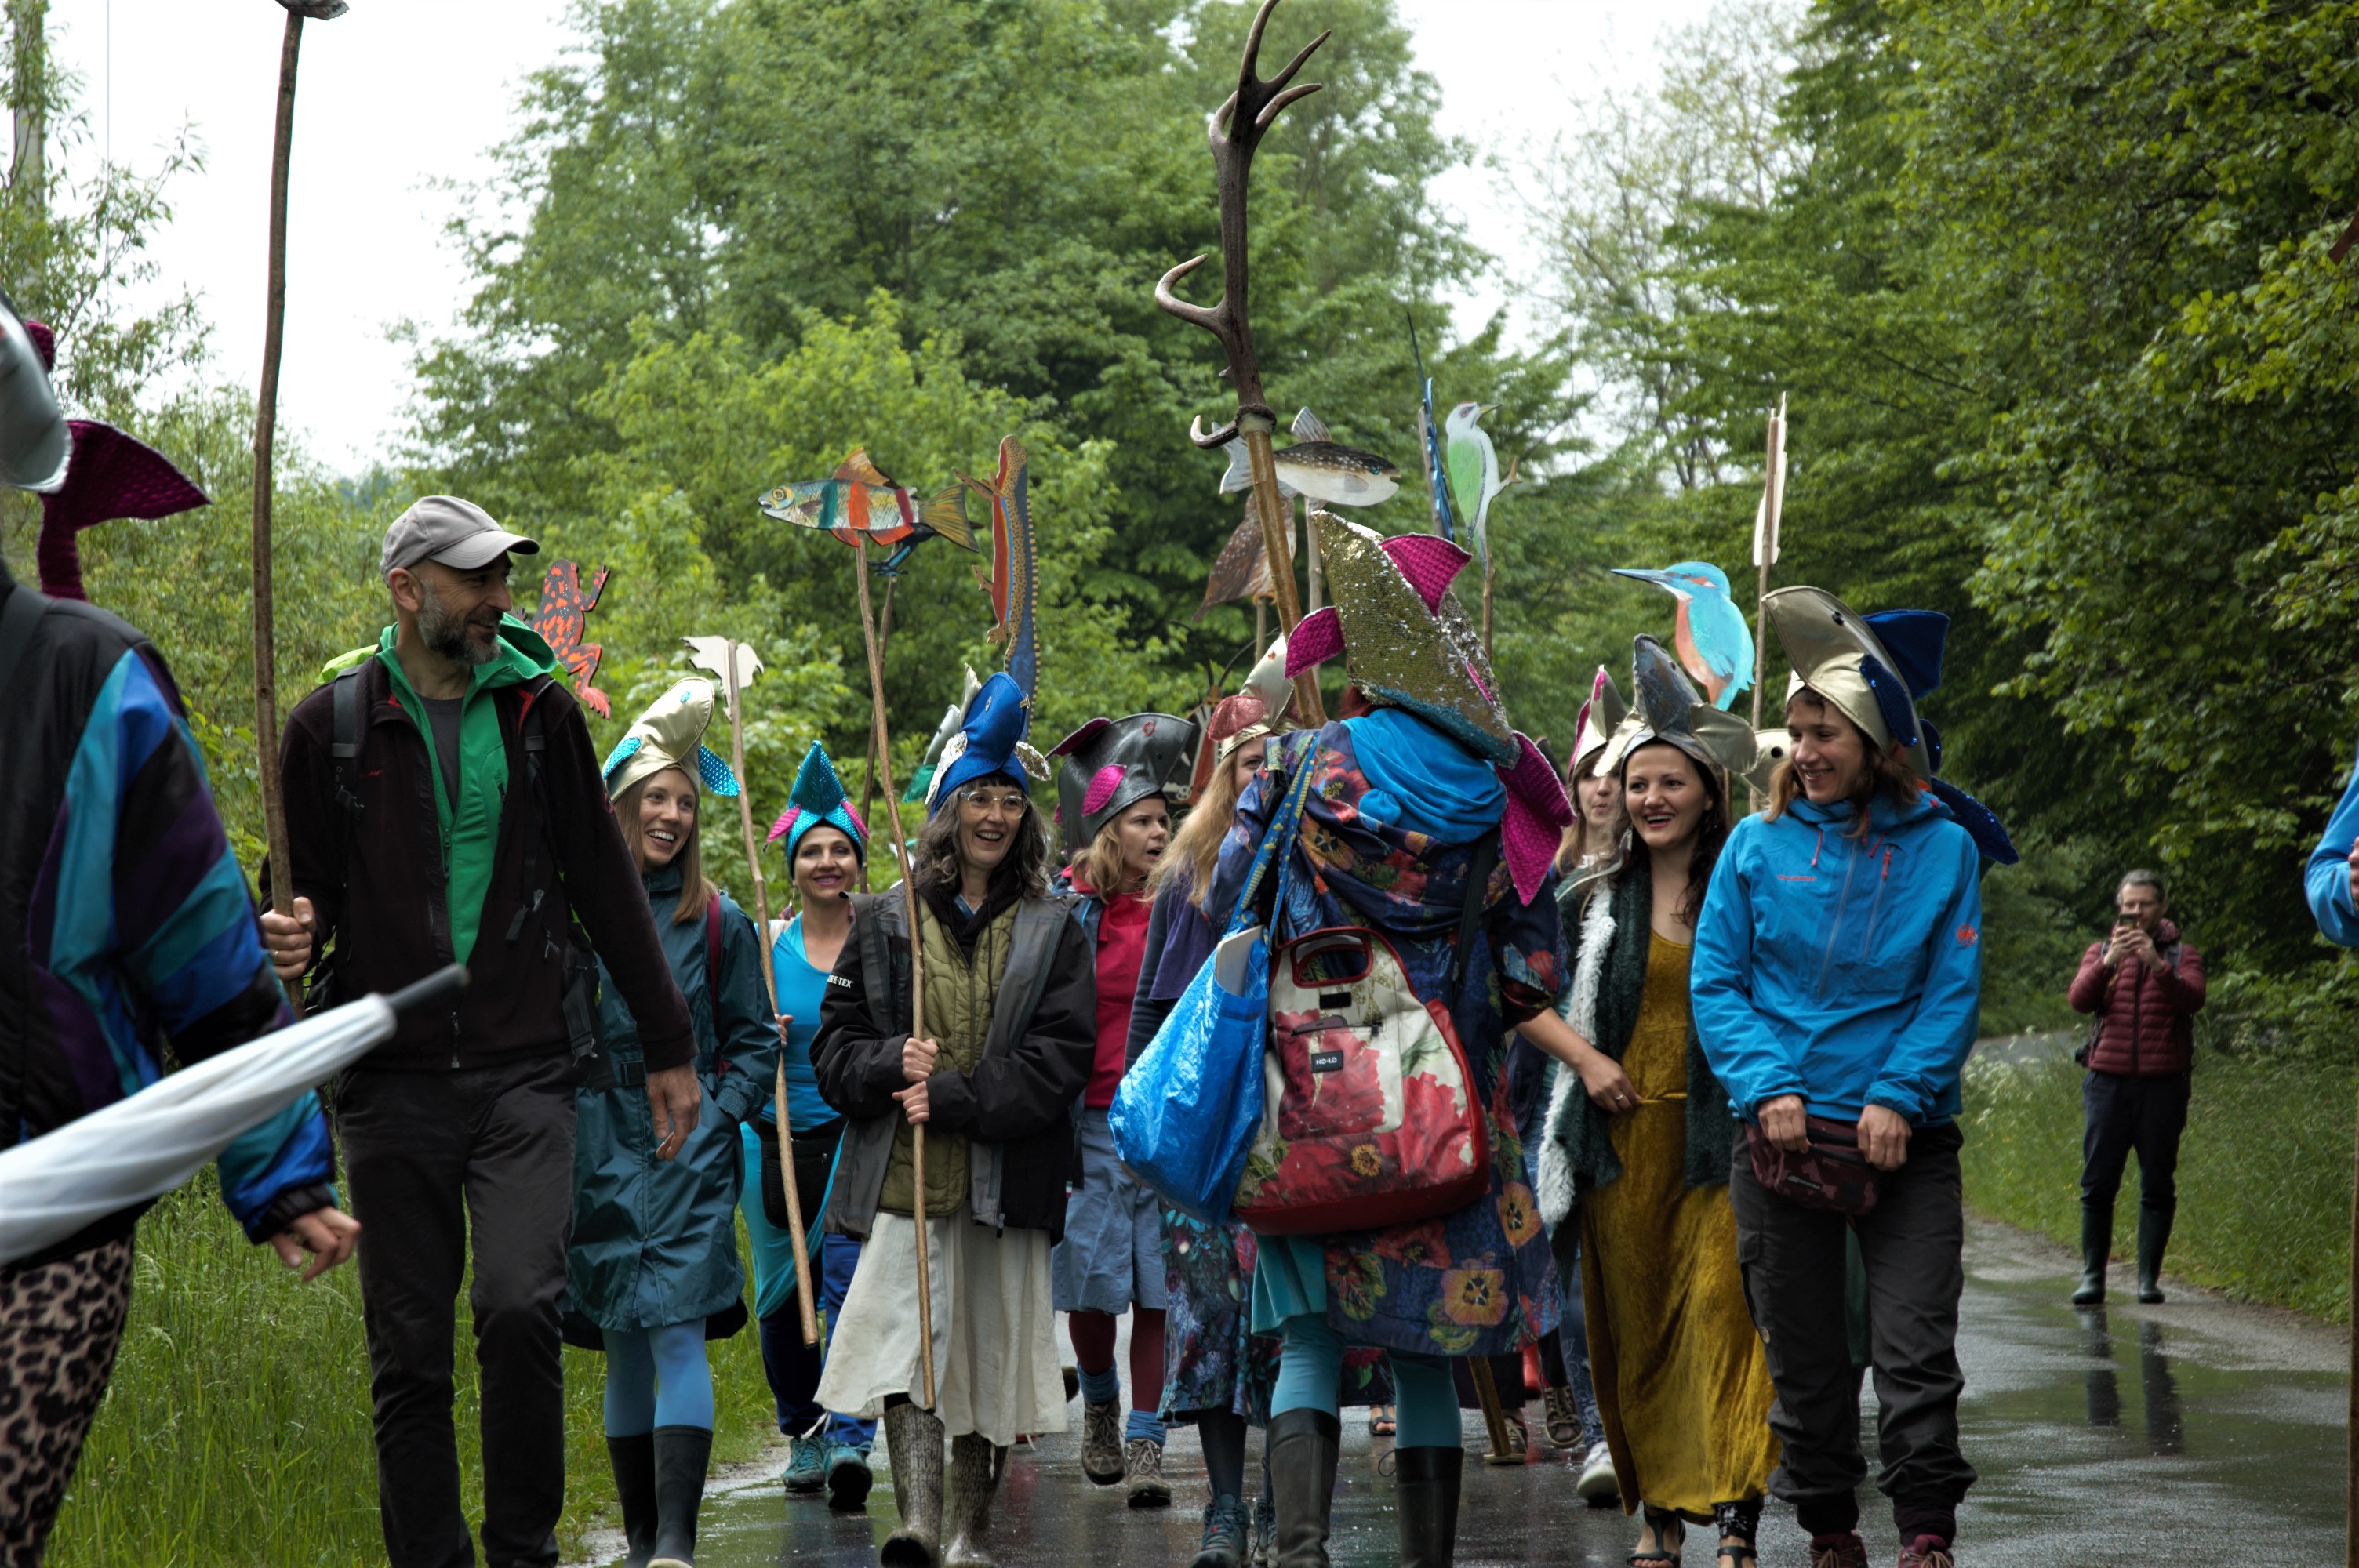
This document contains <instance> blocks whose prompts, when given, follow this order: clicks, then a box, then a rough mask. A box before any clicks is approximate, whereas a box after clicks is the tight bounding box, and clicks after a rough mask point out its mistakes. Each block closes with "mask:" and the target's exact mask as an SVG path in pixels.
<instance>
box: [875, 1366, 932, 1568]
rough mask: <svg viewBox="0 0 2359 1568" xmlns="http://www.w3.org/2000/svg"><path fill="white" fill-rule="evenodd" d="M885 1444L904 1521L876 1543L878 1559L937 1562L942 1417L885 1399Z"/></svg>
mask: <svg viewBox="0 0 2359 1568" xmlns="http://www.w3.org/2000/svg"><path fill="white" fill-rule="evenodd" d="M885 1446H886V1449H887V1450H888V1451H889V1453H890V1454H891V1456H892V1461H893V1502H894V1505H895V1507H897V1509H899V1510H900V1514H901V1522H900V1524H899V1526H898V1527H897V1528H896V1529H895V1530H894V1531H893V1533H892V1534H890V1535H888V1536H886V1538H885V1544H884V1545H882V1546H880V1547H878V1548H877V1549H876V1561H877V1562H879V1563H883V1564H884V1568H935V1565H936V1564H937V1563H940V1561H941V1540H942V1422H941V1418H940V1417H939V1416H937V1415H935V1414H934V1412H933V1411H923V1410H919V1408H918V1407H917V1406H916V1405H915V1404H913V1403H911V1402H909V1401H908V1400H903V1401H902V1402H901V1403H899V1404H897V1405H886V1407H885Z"/></svg>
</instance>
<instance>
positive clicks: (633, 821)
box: [565, 679, 778, 1568]
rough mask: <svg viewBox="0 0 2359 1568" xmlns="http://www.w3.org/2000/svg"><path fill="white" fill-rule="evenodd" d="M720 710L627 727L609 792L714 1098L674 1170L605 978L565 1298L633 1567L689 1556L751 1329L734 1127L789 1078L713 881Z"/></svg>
mask: <svg viewBox="0 0 2359 1568" xmlns="http://www.w3.org/2000/svg"><path fill="white" fill-rule="evenodd" d="M712 706H713V692H712V683H711V682H710V681H706V680H701V679H688V680H682V681H680V682H679V683H678V684H677V685H675V686H674V687H672V688H671V689H670V690H669V691H668V692H666V693H665V694H664V695H663V696H662V697H658V699H657V700H656V702H655V705H654V706H653V707H651V708H648V709H647V712H646V713H645V714H643V715H642V716H641V717H640V719H639V721H638V722H637V723H636V724H635V725H633V726H632V727H631V731H630V733H629V734H628V735H626V736H625V737H624V738H623V741H622V743H621V744H620V745H618V746H616V747H615V748H614V754H613V755H611V756H609V757H608V758H607V759H606V768H605V773H606V791H607V795H609V797H611V798H612V799H613V801H614V815H615V816H616V817H617V819H618V820H619V821H620V822H621V825H622V828H623V838H624V840H625V842H626V843H627V844H629V846H630V847H631V852H632V855H633V857H634V858H635V859H636V860H637V861H638V865H639V870H640V874H641V875H642V877H643V878H644V879H645V881H646V883H647V898H648V901H649V902H650V903H653V904H654V906H655V915H656V927H657V930H658V932H659V933H660V934H661V935H662V938H663V947H664V954H665V957H668V958H669V960H670V962H671V970H672V975H673V978H674V979H677V980H678V981H679V989H680V994H681V995H682V996H684V997H685V998H687V1000H688V1011H689V1017H690V1022H692V1023H693V1024H694V1026H695V1034H696V1072H697V1076H698V1078H699V1079H701V1081H702V1083H703V1086H704V1104H703V1108H702V1110H701V1112H700V1114H699V1116H698V1119H697V1124H696V1130H695V1131H694V1132H692V1133H690V1135H689V1138H688V1141H687V1142H686V1143H685V1144H683V1145H682V1146H681V1148H680V1151H679V1154H678V1156H677V1157H676V1158H674V1159H672V1160H670V1161H669V1162H665V1161H661V1160H658V1158H657V1154H656V1138H655V1135H654V1131H653V1128H652V1125H651V1123H650V1121H649V1118H648V1113H647V1098H646V1096H645V1095H644V1094H642V1093H641V1092H640V1089H639V1087H638V1086H639V1083H640V1081H641V1079H642V1078H643V1076H644V1075H645V1072H646V1067H645V1065H644V1063H643V1062H642V1061H641V1059H640V1054H639V1033H638V1025H637V1023H636V1022H635V1021H634V1020H633V1018H632V1017H631V1013H630V1010H629V1009H628V1008H626V1007H625V1006H624V1005H623V1004H622V1001H621V1000H620V998H619V997H617V996H616V994H615V992H614V986H613V985H612V984H611V983H608V982H606V979H605V976H604V974H603V969H602V971H601V974H600V977H599V978H600V980H601V982H602V983H601V987H600V993H601V1000H600V1002H599V1006H598V1034H599V1041H600V1050H599V1056H600V1059H601V1060H602V1061H603V1063H604V1065H605V1066H606V1067H607V1068H608V1069H609V1073H610V1075H611V1080H612V1081H611V1082H605V1083H603V1087H588V1086H585V1087H582V1089H580V1090H579V1091H578V1092H577V1093H576V1095H575V1097H574V1106H575V1113H576V1120H575V1128H574V1135H573V1236H572V1241H571V1248H570V1249H569V1251H568V1252H567V1254H566V1260H565V1263H566V1267H565V1272H566V1287H567V1292H568V1294H569V1295H570V1297H571V1308H572V1314H578V1316H577V1317H576V1318H575V1321H576V1322H578V1321H579V1318H587V1319H588V1320H589V1321H590V1323H592V1324H593V1325H596V1327H597V1329H598V1331H599V1338H600V1340H601V1342H602V1347H603V1349H604V1351H605V1353H606V1409H605V1424H606V1448H607V1453H608V1455H609V1457H610V1458H611V1460H612V1461H613V1464H614V1485H615V1489H616V1492H617V1494H618V1495H619V1497H620V1498H621V1501H622V1505H623V1532H624V1535H625V1538H626V1539H627V1541H628V1542H629V1548H630V1557H629V1561H630V1562H631V1563H635V1564H638V1563H646V1564H649V1565H650V1568H655V1565H659V1564H660V1565H666V1568H676V1565H684V1564H690V1563H693V1560H694V1552H695V1549H696V1513H697V1509H698V1507H699V1505H700V1503H701V1500H702V1498H703V1492H704V1473H705V1467H706V1464H707V1462H708V1461H709V1460H710V1458H711V1456H712V1372H711V1369H710V1368H708V1367H707V1366H706V1364H705V1359H704V1342H705V1340H706V1339H707V1338H708V1337H725V1336H728V1335H731V1334H734V1333H735V1332H737V1330H738V1329H739V1328H741V1327H743V1326H744V1325H745V1302H744V1292H745V1272H744V1270H743V1268H742V1266H741V1265H740V1264H739V1262H738V1260H737V1225H736V1208H737V1196H738V1188H739V1185H740V1184H741V1182H742V1181H743V1176H744V1172H743V1164H742V1157H741V1152H740V1143H739V1134H738V1128H739V1126H740V1124H742V1123H744V1122H745V1121H746V1120H747V1119H749V1118H751V1117H753V1116H754V1115H755V1114H756V1112H757V1111H759V1110H760V1108H762V1106H763V1105H764V1104H765V1103H766V1101H767V1099H768V1098H769V1095H770V1090H771V1086H772V1084H773V1082H774V1081H775V1079H776V1076H777V1060H778V1057H777V1053H778V1038H777V1026H776V1024H775V1022H773V1017H772V1014H771V1011H770V1007H769V1003H768V1000H767V999H766V992H765V990H764V989H763V984H762V960H761V947H760V944H759V942H758V940H757V938H756V935H755V934H754V923H753V922H752V921H751V920H749V919H747V918H746V916H745V911H744V910H742V909H740V908H738V907H737V905H736V904H735V903H733V902H732V901H731V900H730V899H729V897H728V896H727V895H726V894H724V893H723V892H720V891H719V890H718V889H715V888H713V887H712V886H711V885H710V884H709V883H707V882H706V881H705V880H704V872H703V864H702V860H703V857H702V853H701V834H700V833H699V832H698V810H697V807H698V806H699V804H700V803H701V787H709V788H710V789H711V790H712V792H713V793H714V794H717V795H735V794H736V793H737V781H736V780H735V779H734V777H733V776H731V774H730V772H729V768H728V765H727V764H726V763H724V762H722V760H721V759H720V758H719V757H718V756H715V755H714V754H713V753H712V752H711V751H709V750H707V749H706V748H705V747H704V746H703V744H702V743H701V740H702V736H703V733H704V729H705V726H706V724H707V723H708V722H710V720H711V719H712ZM716 958H717V959H718V960H719V961H718V964H717V966H716V964H715V962H714V960H715V959H716ZM593 1076H601V1075H593ZM602 1077H603V1076H602Z"/></svg>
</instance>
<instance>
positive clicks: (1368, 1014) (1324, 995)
mask: <svg viewBox="0 0 2359 1568" xmlns="http://www.w3.org/2000/svg"><path fill="white" fill-rule="evenodd" d="M1496 852H1497V850H1496V841H1495V840H1486V841H1485V845H1484V849H1482V850H1480V851H1478V854H1477V858H1476V867H1475V874H1474V876H1473V877H1472V878H1471V879H1470V880H1469V881H1468V884H1467V886H1468V889H1469V898H1468V903H1467V908H1466V911H1465V914H1463V916H1462V918H1461V921H1460V924H1459V929H1458V945H1457V948H1456V951H1455V954H1454V955H1453V960H1452V963H1451V968H1450V978H1451V991H1452V992H1453V993H1454V992H1455V991H1456V989H1458V986H1459V985H1460V984H1461V983H1462V981H1463V979H1464V959H1465V956H1466V954H1467V953H1468V952H1469V951H1470V950H1471V948H1472V946H1473V935H1474V933H1473V926H1474V923H1475V921H1476V920H1477V919H1479V918H1480V917H1481V914H1482V903H1483V890H1484V888H1485V887H1486V886H1487V884H1488V882H1489V880H1490V879H1489V871H1490V862H1491V860H1493V859H1494V858H1495V855H1496ZM1447 1000H1448V999H1446V998H1445V999H1443V1000H1432V999H1430V998H1425V997H1420V996H1419V995H1418V994H1417V992H1416V990H1415V989H1413V988H1412V987H1411V986H1410V984H1409V979H1408V969H1407V968H1406V967H1405V966H1404V965H1403V964H1402V962H1401V959H1400V956H1399V954H1398V953H1397V951H1395V949H1394V947H1393V945H1392V944H1391V943H1390V942H1388V941H1386V939H1385V938H1384V936H1382V935H1379V934H1378V933H1376V932H1374V931H1370V930H1366V929H1364V928H1362V927H1359V926H1351V925H1337V926H1329V927H1326V928H1325V929H1323V930H1319V931H1313V932H1310V933H1308V934H1307V935H1302V936H1298V937H1296V938H1294V939H1293V940H1292V941H1290V942H1288V943H1287V944H1286V945H1285V946H1282V947H1280V948H1278V949H1277V952H1276V953H1274V954H1272V955H1271V957H1270V966H1269V1020H1270V1038H1269V1049H1268V1054H1267V1057H1266V1064H1265V1066H1264V1075H1265V1078H1266V1099H1265V1108H1264V1111H1263V1115H1262V1124H1261V1131H1260V1134H1259V1136H1258V1137H1256V1140H1255V1141H1254V1146H1253V1151H1252V1152H1251V1153H1250V1154H1249V1155H1248V1156H1247V1157H1246V1160H1245V1179H1244V1181H1243V1182H1241V1183H1240V1184H1238V1187H1237V1194H1236V1201H1235V1213H1236V1217H1237V1218H1238V1219H1240V1220H1242V1221H1244V1222H1245V1224H1246V1225H1248V1226H1250V1227H1253V1229H1255V1230H1256V1231H1258V1232H1260V1233H1261V1234H1263V1235H1266V1236H1317V1235H1327V1234H1332V1233H1334V1232H1339V1231H1353V1230H1373V1229H1376V1228H1379V1227H1387V1226H1397V1225H1406V1224H1414V1223H1416V1222H1417V1221H1419V1220H1422V1219H1431V1218H1434V1217H1439V1216H1441V1215H1447V1214H1453V1213H1455V1212H1457V1211H1458V1210H1459V1209H1462V1208H1464V1207H1465V1206H1467V1205H1468V1204H1471V1203H1473V1202H1474V1201H1476V1200H1477V1199H1479V1198H1480V1197H1482V1196H1483V1195H1484V1193H1485V1192H1487V1191H1489V1189H1490V1181H1491V1151H1490V1144H1489V1140H1488V1137H1487V1135H1486V1133H1485V1131H1484V1119H1483V1107H1482V1106H1481V1104H1480V1103H1479V1102H1478V1101H1477V1099H1476V1097H1475V1094H1474V1088H1473V1084H1474V1077H1473V1072H1472V1071H1471V1070H1470V1069H1469V1067H1468V1065H1467V1062H1466V1052H1465V1048H1464V1047H1463V1046H1462V1044H1460V1043H1459V1039H1458V1031H1457V1029H1456V1028H1455V1027H1454V1026H1453V1025H1452V1024H1451V1020H1450V1011H1449V1007H1448V1005H1447Z"/></svg>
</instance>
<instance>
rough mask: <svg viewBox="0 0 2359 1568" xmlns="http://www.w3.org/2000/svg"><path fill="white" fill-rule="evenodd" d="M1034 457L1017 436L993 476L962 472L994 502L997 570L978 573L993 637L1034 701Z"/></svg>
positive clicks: (1004, 445)
mask: <svg viewBox="0 0 2359 1568" xmlns="http://www.w3.org/2000/svg"><path fill="white" fill-rule="evenodd" d="M1030 462H1031V459H1030V457H1029V456H1028V455H1027V453H1026V452H1025V450H1024V443H1023V442H1021V441H1019V440H1017V439H1016V438H1015V437H1013V436H1006V437H1003V438H1001V440H1000V443H999V467H998V469H997V470H996V471H995V473H994V474H993V475H992V478H991V481H990V482H988V483H986V482H984V481H982V480H979V479H975V478H973V477H972V476H971V475H967V474H961V475H959V479H960V481H962V482H963V483H964V484H965V485H966V486H967V487H968V488H969V489H971V490H973V491H974V492H976V493H977V494H979V495H982V496H984V498H986V499H987V500H989V501H990V503H991V571H990V573H989V574H988V575H985V574H984V571H983V569H982V568H979V567H978V568H975V578H976V579H977V580H978V581H980V582H981V583H982V584H983V586H984V588H985V589H988V590H989V592H990V594H991V615H992V622H993V624H992V631H991V640H992V641H993V642H995V643H998V644H1000V645H1001V646H1002V647H1004V648H1006V650H1007V666H1006V667H1007V673H1008V675H1009V676H1012V677H1013V678H1014V679H1015V682H1016V685H1017V686H1018V687H1022V688H1023V692H1024V700H1025V702H1026V704H1027V706H1028V705H1029V704H1030V702H1031V701H1032V697H1033V694H1034V693H1035V692H1036V691H1037V690H1038V688H1039V685H1040V651H1039V646H1038V637H1037V634H1036V632H1035V629H1034V625H1033V618H1034V615H1035V614H1036V612H1037V611H1038V609H1039V596H1040V579H1039V560H1038V555H1037V554H1036V552H1035V550H1034V548H1033V538H1032V479H1031V470H1030V466H1029V465H1030Z"/></svg>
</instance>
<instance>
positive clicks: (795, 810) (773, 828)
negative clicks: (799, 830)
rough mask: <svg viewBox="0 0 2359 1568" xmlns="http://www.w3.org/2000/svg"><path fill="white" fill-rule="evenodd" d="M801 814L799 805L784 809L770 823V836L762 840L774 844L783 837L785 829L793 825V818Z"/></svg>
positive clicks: (801, 809)
mask: <svg viewBox="0 0 2359 1568" xmlns="http://www.w3.org/2000/svg"><path fill="white" fill-rule="evenodd" d="M802 814H803V808H802V807H801V806H788V807H787V808H786V809H785V810H784V811H781V812H780V813H778V819H777V821H776V822H773V823H772V824H770V836H769V837H768V838H765V839H763V840H762V842H763V843H765V844H775V843H777V841H778V840H779V839H781V838H785V837H786V833H787V829H788V828H789V827H793V826H794V825H795V818H796V817H798V816H801V815H802Z"/></svg>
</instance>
